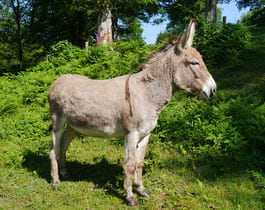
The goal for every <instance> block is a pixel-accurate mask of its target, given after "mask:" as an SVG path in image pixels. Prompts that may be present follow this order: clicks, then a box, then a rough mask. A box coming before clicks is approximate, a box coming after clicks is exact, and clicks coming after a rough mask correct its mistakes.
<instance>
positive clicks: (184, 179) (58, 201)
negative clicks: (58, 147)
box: [0, 33, 265, 210]
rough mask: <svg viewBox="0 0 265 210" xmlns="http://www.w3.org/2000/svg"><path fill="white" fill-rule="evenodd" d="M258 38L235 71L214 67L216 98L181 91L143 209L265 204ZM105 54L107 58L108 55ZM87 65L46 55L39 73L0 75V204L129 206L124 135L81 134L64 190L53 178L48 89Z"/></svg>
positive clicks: (158, 148) (158, 133)
mask: <svg viewBox="0 0 265 210" xmlns="http://www.w3.org/2000/svg"><path fill="white" fill-rule="evenodd" d="M257 36H259V37H263V36H264V33H260V34H256V37H257ZM256 41H257V39H254V40H253V41H252V44H253V45H252V46H250V47H249V50H248V51H247V52H246V57H244V58H242V60H241V62H240V63H238V64H237V65H235V67H234V68H233V69H229V70H227V71H226V72H221V73H219V74H217V73H215V78H216V81H217V83H218V94H217V96H216V97H215V98H213V99H212V100H210V101H201V100H198V99H196V98H195V97H194V96H191V95H189V94H186V93H184V92H179V93H178V94H177V95H176V97H174V99H173V101H172V102H171V103H170V104H169V105H168V107H167V109H165V110H164V111H163V114H162V116H161V118H160V122H159V126H158V127H157V128H156V129H155V131H154V134H153V135H152V137H151V142H150V145H149V147H148V151H147V155H146V159H145V170H144V183H145V186H146V188H147V189H148V190H149V191H150V193H151V198H150V199H145V198H141V197H139V196H138V197H137V204H138V207H136V208H139V209H163V208H166V209H196V210H197V209H264V207H265V175H264V174H265V170H264V164H265V154H264V140H265V136H264V135H263V134H264V125H265V123H264V122H265V121H264V117H263V116H264V113H265V112H264V110H265V105H264V101H265V94H264V87H265V86H264V84H265V83H264V82H265V60H264V57H265V50H264V49H265V48H264V45H260V44H257V43H256ZM101 50H102V49H101ZM144 51H146V48H144V50H143V49H142V48H141V53H142V54H143V53H144V54H145V55H146V54H148V52H149V51H148V52H147V51H146V52H144ZM101 53H102V54H103V58H102V57H100V56H99V57H100V59H105V58H104V56H109V55H106V54H104V53H105V52H104V50H103V51H102V52H101ZM115 53H117V52H115ZM126 56H127V57H129V58H130V57H132V56H133V54H128V55H127V54H126V55H124V56H123V57H125V58H126ZM115 59H118V60H119V59H123V58H119V56H118V55H117V54H115V57H114V58H113V61H112V62H116V64H115V65H117V66H118V65H122V64H120V63H119V62H117V61H116V60H115ZM106 60H107V59H106ZM106 60H103V62H104V66H106V67H107V66H108V64H106V62H107V61H106ZM61 62H62V63H64V62H65V61H64V60H63V61H61ZM122 62H124V63H126V62H125V61H124V60H122ZM137 62H139V60H136V61H135V62H134V63H133V62H132V64H131V65H132V66H136V63H137ZM82 63H84V64H82ZM85 63H86V57H82V59H81V61H80V60H76V59H75V58H74V61H73V62H72V63H71V62H69V63H67V62H66V64H65V66H64V65H62V64H60V65H59V64H58V65H59V67H58V68H57V67H54V66H52V64H51V63H49V64H45V63H42V64H39V65H38V66H37V67H36V69H37V70H34V69H33V72H26V73H23V74H20V75H18V76H5V77H2V78H1V80H0V82H1V83H0V88H1V91H0V113H1V115H0V209H49V208H50V209H130V208H129V207H128V206H127V205H126V203H125V199H124V198H125V194H124V191H123V178H124V175H123V169H122V165H123V162H124V156H123V143H122V142H123V141H122V140H120V139H98V138H90V137H84V136H82V135H79V136H78V137H76V138H75V139H74V141H73V143H72V144H71V145H70V148H69V150H68V154H67V168H68V171H69V173H70V176H69V178H68V179H66V180H63V181H62V183H61V185H60V186H59V187H58V188H57V189H54V188H53V187H52V185H51V184H50V182H51V178H50V175H49V173H50V162H49V158H48V153H49V145H50V119H49V112H48V104H47V98H46V95H47V90H48V87H49V85H50V83H51V82H52V81H53V80H54V79H55V78H56V77H57V76H58V75H59V74H61V73H66V72H67V71H68V72H71V71H74V72H81V73H84V74H85V75H86V74H90V71H88V70H87V68H91V69H93V68H95V69H96V70H98V69H100V65H99V64H96V65H94V64H93V63H92V64H90V66H91V67H88V66H86V64H85ZM95 63H96V62H95ZM82 65H85V66H82ZM46 68H47V70H46ZM110 68H113V67H110ZM40 69H41V70H40ZM68 69H70V70H68ZM71 69H72V70H71ZM126 69H129V67H126ZM128 71H129V70H128ZM58 72H59V73H58ZM92 73H93V72H92ZM101 74H102V72H101ZM110 75H112V72H110ZM105 76H106V75H105ZM103 77H104V75H103ZM209 133H211V135H210V134H209Z"/></svg>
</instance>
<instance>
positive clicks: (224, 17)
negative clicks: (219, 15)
mask: <svg viewBox="0 0 265 210" xmlns="http://www.w3.org/2000/svg"><path fill="white" fill-rule="evenodd" d="M223 24H224V25H225V24H226V16H223Z"/></svg>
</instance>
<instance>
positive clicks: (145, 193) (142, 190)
mask: <svg viewBox="0 0 265 210" xmlns="http://www.w3.org/2000/svg"><path fill="white" fill-rule="evenodd" d="M136 190H137V192H138V193H139V194H140V196H142V197H146V198H150V193H149V192H148V191H147V190H146V189H145V188H144V186H137V188H136Z"/></svg>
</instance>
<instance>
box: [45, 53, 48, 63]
mask: <svg viewBox="0 0 265 210" xmlns="http://www.w3.org/2000/svg"><path fill="white" fill-rule="evenodd" d="M45 61H46V62H47V63H48V62H49V55H46V56H45Z"/></svg>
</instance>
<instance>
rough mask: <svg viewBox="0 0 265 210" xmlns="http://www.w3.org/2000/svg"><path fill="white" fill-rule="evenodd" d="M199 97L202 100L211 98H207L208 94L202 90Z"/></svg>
mask: <svg viewBox="0 0 265 210" xmlns="http://www.w3.org/2000/svg"><path fill="white" fill-rule="evenodd" d="M200 96H201V97H202V98H204V99H207V100H208V99H210V98H211V96H208V94H207V93H206V92H205V91H203V90H202V91H201V94H200Z"/></svg>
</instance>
